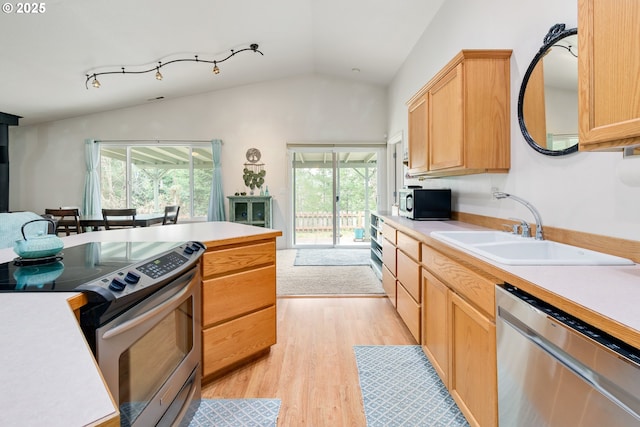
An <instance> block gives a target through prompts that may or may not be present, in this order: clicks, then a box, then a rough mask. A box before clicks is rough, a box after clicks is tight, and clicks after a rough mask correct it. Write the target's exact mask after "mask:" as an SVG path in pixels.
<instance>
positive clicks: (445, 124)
mask: <svg viewBox="0 0 640 427" xmlns="http://www.w3.org/2000/svg"><path fill="white" fill-rule="evenodd" d="M462 67H463V65H462V64H458V65H457V66H456V67H455V68H454V69H452V70H451V71H450V72H449V73H447V74H446V75H445V76H444V77H443V78H442V79H441V80H440V81H438V83H436V84H435V85H434V86H433V87H432V88H431V89H430V90H429V116H428V117H429V118H428V123H429V124H430V127H429V135H428V141H429V170H432V171H433V170H439V169H448V168H453V167H461V166H464V132H463V124H464V120H463V107H462V104H463V90H462V84H463V78H462V71H463V68H462Z"/></svg>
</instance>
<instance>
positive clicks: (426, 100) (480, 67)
mask: <svg viewBox="0 0 640 427" xmlns="http://www.w3.org/2000/svg"><path fill="white" fill-rule="evenodd" d="M510 57H511V50H463V51H461V52H460V53H459V54H458V55H456V56H455V57H454V58H453V59H452V60H451V61H450V62H449V63H448V64H447V65H446V66H445V67H444V68H443V69H442V70H441V71H440V72H438V74H436V75H435V76H434V77H433V78H432V79H431V80H430V81H429V82H428V83H427V84H426V85H425V86H424V87H423V88H422V89H421V90H420V91H419V92H418V93H416V94H415V95H414V96H413V97H412V98H411V99H410V100H409V101H408V103H407V104H408V106H409V125H408V127H409V172H410V173H411V174H414V175H427V176H434V177H437V176H448V175H466V174H473V173H484V172H493V173H495V172H507V171H508V170H509V168H510V164H511V151H510V143H511V140H510V129H511V127H510V114H511V111H510V97H511V94H510V77H511V76H510Z"/></svg>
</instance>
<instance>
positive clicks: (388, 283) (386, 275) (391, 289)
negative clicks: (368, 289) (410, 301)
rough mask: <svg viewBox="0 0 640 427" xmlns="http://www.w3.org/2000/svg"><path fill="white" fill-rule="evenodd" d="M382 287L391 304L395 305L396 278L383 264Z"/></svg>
mask: <svg viewBox="0 0 640 427" xmlns="http://www.w3.org/2000/svg"><path fill="white" fill-rule="evenodd" d="M382 288H383V289H384V292H385V293H386V294H387V297H389V301H391V304H393V306H394V307H395V306H396V278H395V276H394V275H393V274H392V273H391V272H390V271H389V269H388V268H387V266H385V265H383V266H382Z"/></svg>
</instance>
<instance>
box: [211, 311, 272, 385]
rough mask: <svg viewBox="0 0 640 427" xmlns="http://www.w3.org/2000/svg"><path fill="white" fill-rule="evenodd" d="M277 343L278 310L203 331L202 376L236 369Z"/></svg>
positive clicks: (252, 314)
mask: <svg viewBox="0 0 640 427" xmlns="http://www.w3.org/2000/svg"><path fill="white" fill-rule="evenodd" d="M275 343H276V308H275V306H272V307H267V308H265V309H263V310H260V311H256V312H255V313H251V314H248V315H246V316H243V317H240V318H238V319H235V320H232V321H229V322H226V323H223V324H220V325H218V326H214V327H211V328H208V329H205V330H203V332H202V362H203V363H202V376H203V378H206V377H207V376H210V375H212V374H215V373H218V372H220V371H223V370H226V369H228V368H230V367H233V366H235V365H236V364H237V363H238V362H241V361H243V360H245V359H247V358H249V357H252V356H253V355H255V354H257V353H259V352H260V351H263V350H266V349H268V348H269V347H271V346H272V345H273V344H275Z"/></svg>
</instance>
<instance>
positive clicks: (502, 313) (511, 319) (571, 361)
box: [498, 297, 640, 421]
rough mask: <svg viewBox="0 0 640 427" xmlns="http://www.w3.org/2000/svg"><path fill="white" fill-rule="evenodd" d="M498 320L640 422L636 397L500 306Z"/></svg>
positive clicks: (639, 410) (548, 319)
mask: <svg viewBox="0 0 640 427" xmlns="http://www.w3.org/2000/svg"><path fill="white" fill-rule="evenodd" d="M511 298H514V297H511ZM537 314H538V315H539V316H543V317H546V318H547V321H549V322H552V323H555V324H556V325H557V326H560V327H564V325H562V323H560V322H557V321H556V320H554V319H553V318H550V317H549V316H546V315H545V314H543V313H541V312H538V313H537ZM498 318H499V319H500V320H502V321H504V322H505V323H506V324H507V325H509V326H511V327H512V328H513V329H514V330H516V331H517V332H518V333H520V334H521V335H523V336H524V337H525V338H527V339H528V340H529V341H531V342H532V343H534V344H535V345H537V346H538V347H539V348H540V349H542V350H543V351H544V352H546V353H547V354H549V355H550V356H551V357H552V358H553V359H555V360H556V361H558V363H560V364H562V365H563V366H564V367H566V368H567V369H569V370H570V371H571V372H573V373H574V374H575V375H577V376H578V377H579V378H581V379H582V380H583V381H585V382H587V383H588V384H589V385H591V386H592V387H593V388H594V389H595V390H597V391H598V392H599V393H601V394H602V395H603V396H606V397H607V398H608V399H609V400H611V401H612V402H613V403H615V404H616V405H617V406H619V407H620V408H622V409H623V410H625V411H626V412H628V413H629V414H631V415H632V416H633V417H634V418H636V419H637V420H638V421H640V402H639V401H638V399H637V398H636V397H635V396H634V395H632V394H630V393H628V392H627V391H626V390H624V389H623V388H621V387H619V386H617V385H616V384H615V383H613V382H612V381H610V380H609V379H607V378H606V377H604V376H602V375H600V374H599V373H598V372H595V371H594V370H592V369H591V368H589V367H588V366H586V365H585V364H584V363H582V362H580V361H579V360H577V359H576V358H574V357H573V356H571V355H570V354H569V353H567V352H566V351H564V350H562V349H561V348H560V347H558V346H557V345H555V344H553V343H552V342H551V341H549V340H547V339H546V338H545V337H543V336H542V335H540V334H539V333H537V332H536V331H535V330H533V329H532V328H530V327H529V326H527V325H526V324H525V323H524V322H522V321H521V320H520V319H518V318H517V317H516V316H514V315H513V314H512V313H510V312H509V311H508V310H507V309H506V308H505V307H502V306H498ZM569 332H570V333H571V334H573V335H576V336H579V337H581V338H582V339H587V338H586V337H582V336H581V335H579V334H578V333H577V332H573V331H571V330H569ZM593 345H594V346H595V345H597V344H595V343H594V344H593ZM603 351H604V350H603Z"/></svg>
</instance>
